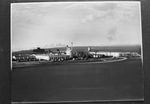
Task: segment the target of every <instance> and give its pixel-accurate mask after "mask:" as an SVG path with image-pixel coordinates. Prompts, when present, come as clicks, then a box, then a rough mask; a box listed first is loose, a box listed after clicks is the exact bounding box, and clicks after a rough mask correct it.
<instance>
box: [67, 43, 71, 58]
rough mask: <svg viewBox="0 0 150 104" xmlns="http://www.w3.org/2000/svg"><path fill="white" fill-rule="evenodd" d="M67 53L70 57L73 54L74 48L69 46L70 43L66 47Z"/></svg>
mask: <svg viewBox="0 0 150 104" xmlns="http://www.w3.org/2000/svg"><path fill="white" fill-rule="evenodd" d="M66 55H68V56H70V57H71V56H72V49H71V48H70V47H68V45H67V47H66Z"/></svg>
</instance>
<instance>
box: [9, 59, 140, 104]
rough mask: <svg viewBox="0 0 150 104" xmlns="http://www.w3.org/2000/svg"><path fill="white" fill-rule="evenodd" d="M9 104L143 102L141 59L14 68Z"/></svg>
mask: <svg viewBox="0 0 150 104" xmlns="http://www.w3.org/2000/svg"><path fill="white" fill-rule="evenodd" d="M11 77H12V78H11V80H12V82H11V83H12V85H11V91H12V92H11V99H12V102H45V101H49V102H57V101H106V100H126V101H128V100H143V86H142V64H141V60H140V59H127V60H125V61H121V62H114V63H97V64H86V65H85V64H74V63H72V64H67V63H66V64H53V65H40V66H34V67H26V68H16V69H13V70H12V75H11Z"/></svg>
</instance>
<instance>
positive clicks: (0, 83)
mask: <svg viewBox="0 0 150 104" xmlns="http://www.w3.org/2000/svg"><path fill="white" fill-rule="evenodd" d="M56 1H64V2H65V1H80V0H11V1H10V0H0V104H10V101H11V89H10V88H11V70H10V53H11V50H10V49H11V45H10V44H11V43H10V40H11V37H10V3H23V2H56ZM81 1H89V0H81ZM91 1H92V0H91ZM94 1H139V0H94ZM140 1H141V9H142V10H141V14H142V39H143V54H144V60H143V61H144V64H143V69H144V101H138V102H136V101H125V102H123V101H121V102H105V103H104V102H95V103H96V104H150V40H149V39H150V0H140ZM79 103H80V102H79ZM73 104H74V103H73ZM83 104H93V103H92V102H83Z"/></svg>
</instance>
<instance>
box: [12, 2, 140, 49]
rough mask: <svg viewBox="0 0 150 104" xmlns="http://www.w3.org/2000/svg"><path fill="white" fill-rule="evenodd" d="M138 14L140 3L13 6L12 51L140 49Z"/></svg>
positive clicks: (57, 3) (62, 3)
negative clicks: (91, 47)
mask: <svg viewBox="0 0 150 104" xmlns="http://www.w3.org/2000/svg"><path fill="white" fill-rule="evenodd" d="M140 11H141V8H140V2H139V1H132V2H131V1H126V2H123V1H122V2H121V1H118V2H113V1H111V2H104V1H103V2H102V1H99V2H98V1H97V2H43V3H42V2H36V3H12V4H11V36H12V50H13V51H16V50H24V49H33V48H36V47H45V48H51V47H55V46H65V45H69V46H70V45H71V42H73V44H74V45H75V46H110V45H140V44H141V42H142V41H141V40H142V39H141V37H142V36H141V35H142V34H141V26H140V25H141V23H140V21H141V20H140V19H141V17H140Z"/></svg>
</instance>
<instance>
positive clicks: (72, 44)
mask: <svg viewBox="0 0 150 104" xmlns="http://www.w3.org/2000/svg"><path fill="white" fill-rule="evenodd" d="M71 50H73V42H71Z"/></svg>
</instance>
